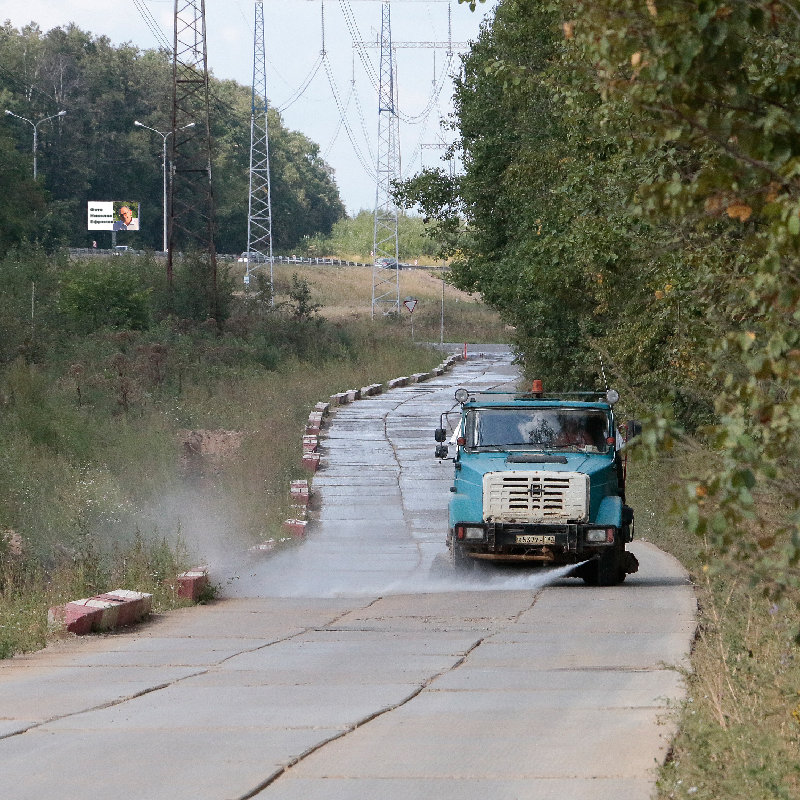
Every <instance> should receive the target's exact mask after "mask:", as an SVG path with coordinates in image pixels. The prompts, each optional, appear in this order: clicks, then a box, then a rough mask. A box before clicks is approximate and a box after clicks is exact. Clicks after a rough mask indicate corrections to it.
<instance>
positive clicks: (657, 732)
mask: <svg viewBox="0 0 800 800" xmlns="http://www.w3.org/2000/svg"><path fill="white" fill-rule="evenodd" d="M405 710H406V709H405V707H404V708H402V709H398V710H396V711H394V712H392V714H390V715H384V716H382V717H379V718H377V719H375V720H373V721H372V722H371V723H370V724H369V725H368V726H365V727H364V728H360V729H357V730H355V731H353V732H352V733H350V734H348V735H347V736H345V737H343V738H341V739H338V740H337V741H335V742H331V743H330V744H329V745H327V746H326V747H325V748H323V750H321V751H318V752H316V753H314V754H312V755H311V756H309V757H308V758H306V759H304V760H303V761H302V762H301V763H299V764H297V765H296V766H295V767H293V768H292V771H293V774H295V775H296V776H297V777H300V778H312V777H313V778H331V777H332V778H343V777H346V778H401V777H405V778H412V779H413V778H426V777H438V778H446V777H452V778H456V779H458V778H461V779H472V780H485V779H487V778H488V779H495V780H502V779H504V778H506V777H508V775H509V774H511V775H514V776H515V777H519V778H527V779H529V780H531V781H533V780H538V779H541V778H548V779H552V778H554V777H560V778H571V777H583V778H592V777H630V778H638V777H641V776H642V775H646V774H647V773H648V772H649V771H650V770H651V769H652V767H653V764H654V760H653V759H654V756H657V755H659V754H661V755H662V757H663V755H664V754H665V753H666V750H667V747H668V744H669V738H668V737H669V733H671V732H670V731H669V730H668V729H667V728H666V727H664V728H662V727H661V726H660V725H659V724H658V721H659V716H660V715H662V714H663V712H662V711H656V710H653V709H625V708H623V709H615V711H614V713H613V714H612V713H609V712H608V711H607V710H594V709H585V708H580V709H573V710H564V709H561V710H558V711H552V712H546V711H542V710H541V709H534V708H531V707H526V706H525V705H522V706H521V707H520V708H519V709H518V711H517V713H516V714H514V715H513V716H508V715H506V716H505V717H500V716H499V715H494V716H491V715H480V714H476V715H473V714H470V713H468V712H462V711H461V710H460V709H459V707H458V705H457V704H456V703H454V704H453V705H452V707H451V708H450V709H449V711H448V713H447V715H446V716H445V717H442V716H441V714H436V715H431V716H427V715H426V716H421V717H418V718H416V719H409V718H408V717H406V716H405V715H404V714H403V712H404V711H405ZM534 711H535V712H536V713H534ZM490 720H493V721H494V722H493V723H492V722H491V721H490ZM501 720H502V721H501ZM487 725H489V726H490V727H488V728H487ZM489 730H491V735H487V731H489ZM589 732H590V733H589ZM611 743H613V747H614V748H618V752H619V753H624V754H625V755H624V757H623V758H610V757H609V747H610V746H611Z"/></svg>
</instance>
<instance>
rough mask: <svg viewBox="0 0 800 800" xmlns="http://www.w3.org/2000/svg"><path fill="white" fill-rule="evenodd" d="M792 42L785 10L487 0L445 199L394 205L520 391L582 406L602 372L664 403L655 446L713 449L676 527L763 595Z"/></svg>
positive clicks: (790, 578) (794, 90) (793, 334)
mask: <svg viewBox="0 0 800 800" xmlns="http://www.w3.org/2000/svg"><path fill="white" fill-rule="evenodd" d="M470 5H472V6H473V7H474V6H475V5H476V3H475V2H470ZM799 38H800V8H798V4H797V2H795V1H794V0H786V1H785V2H779V3H777V2H761V1H760V0H728V1H727V2H722V0H700V2H688V1H687V2H683V1H679V2H671V3H664V2H661V1H660V0H646V2H639V1H638V0H636V1H634V0H591V2H590V1H589V0H573V1H572V2H566V1H565V2H561V1H555V0H502V1H501V2H500V3H499V4H498V6H497V8H496V12H495V14H494V18H493V19H492V20H491V22H490V23H489V24H487V25H485V26H484V29H483V30H482V32H481V35H480V37H479V40H478V42H477V43H476V45H475V46H474V48H473V49H472V51H471V52H470V53H469V54H468V55H467V56H466V57H465V59H464V69H463V73H462V78H461V80H460V81H459V83H458V86H457V93H456V116H455V120H454V124H455V127H456V128H457V130H458V135H459V141H458V147H459V148H460V150H461V152H462V156H463V160H464V164H465V172H464V174H463V176H461V177H459V178H458V179H456V180H452V181H450V180H445V179H444V176H442V175H441V174H439V175H436V174H432V173H427V174H423V175H421V176H418V177H417V178H415V179H413V180H412V181H409V182H407V183H406V184H405V185H404V186H403V187H402V188H401V191H400V194H401V195H402V196H403V197H404V199H405V202H406V203H407V204H409V205H411V204H414V203H417V204H419V205H421V207H422V209H423V212H424V213H425V215H426V216H427V217H428V218H429V219H430V220H431V221H432V223H433V224H434V225H435V226H436V227H437V229H438V235H439V239H440V242H441V244H442V246H443V248H445V249H446V250H448V251H450V252H453V253H455V254H456V264H455V267H454V275H455V280H456V282H457V284H458V285H459V286H460V287H461V288H464V289H468V290H478V291H481V292H482V293H483V295H484V297H485V298H486V299H487V300H488V301H489V302H490V303H491V304H492V305H494V306H496V307H497V308H498V309H500V310H501V312H502V313H503V314H504V315H505V316H506V318H507V320H508V321H509V322H512V323H513V324H515V325H516V328H517V342H518V345H519V348H520V350H521V352H522V355H523V357H524V363H525V366H526V369H527V370H528V372H529V373H530V374H531V375H534V374H535V375H536V376H539V377H544V378H546V379H547V380H548V382H549V384H550V385H551V386H553V387H554V388H580V387H582V386H586V385H587V384H589V385H591V384H592V383H593V382H595V384H596V385H597V384H599V379H600V377H599V373H600V370H599V366H600V363H599V359H600V356H604V357H605V362H606V368H607V369H610V370H612V371H613V372H614V373H615V374H616V375H617V377H618V378H619V379H620V380H624V382H625V383H626V384H627V388H628V394H629V396H636V397H638V398H639V401H640V404H641V405H642V406H644V407H647V408H650V409H653V408H656V407H659V406H663V405H664V404H665V403H666V404H667V406H668V407H667V408H665V409H664V413H665V414H666V416H665V417H664V419H663V420H662V422H661V423H660V425H659V426H654V427H653V428H652V429H651V433H650V439H651V440H652V441H653V442H654V443H655V440H656V439H660V438H663V436H668V434H669V432H670V430H671V429H672V430H673V432H674V429H673V425H672V423H670V422H669V420H670V419H674V420H676V421H677V422H678V423H680V425H682V426H683V427H684V428H687V427H688V428H690V429H692V430H694V429H699V430H700V431H701V432H703V434H704V435H705V436H706V437H707V440H708V441H710V442H713V444H714V445H715V447H716V448H717V449H718V451H719V454H720V460H719V463H718V464H715V465H714V466H713V468H712V467H709V469H708V471H707V473H705V474H704V475H699V476H697V477H696V480H693V481H691V482H689V483H688V485H687V492H688V494H687V497H686V503H685V510H686V515H687V521H688V524H689V527H690V529H692V530H694V531H695V532H696V533H698V534H699V535H701V536H703V537H705V538H706V540H707V541H709V542H710V543H711V544H712V545H713V546H715V547H716V548H718V550H719V551H720V552H727V553H729V554H731V555H733V556H735V557H736V558H735V559H734V562H733V563H739V564H742V565H743V564H745V563H747V564H748V565H749V566H750V567H753V570H752V571H751V572H750V573H749V574H750V575H751V577H752V578H753V579H754V580H756V581H758V582H760V584H761V586H762V587H763V588H764V589H765V590H766V591H770V592H771V591H775V592H780V591H782V590H783V588H785V586H787V585H788V584H794V585H796V584H797V583H798V571H797V562H798V558H799V557H800V515H798V508H800V483H799V482H798V481H797V479H796V477H795V476H796V468H797V458H798V452H800V451H799V450H798V444H800V442H799V441H798V434H797V430H798V423H800V328H798V322H799V321H800V281H799V280H798V278H799V277H800V274H799V272H798V248H799V246H800V117H798V115H797V110H796V107H797V104H796V97H797V94H798V81H799V80H800V56H799V55H798V53H799V52H800V49H798V39H799ZM662 435H663V436H662ZM758 498H760V500H759V499H758ZM770 498H771V499H772V500H773V501H774V499H775V498H780V500H779V502H780V505H781V507H782V508H784V509H787V510H786V511H785V513H781V514H777V513H775V504H774V502H768V500H769V499H770ZM731 563H732V562H731V561H727V562H726V564H727V566H726V568H728V569H729V568H730V566H731Z"/></svg>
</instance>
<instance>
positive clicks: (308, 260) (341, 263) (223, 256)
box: [69, 247, 448, 272]
mask: <svg viewBox="0 0 800 800" xmlns="http://www.w3.org/2000/svg"><path fill="white" fill-rule="evenodd" d="M146 253H150V254H151V255H153V256H155V257H156V258H166V257H167V254H166V253H164V252H162V251H159V250H155V251H153V250H125V251H122V252H120V251H119V250H109V249H106V248H102V247H70V248H69V254H70V255H71V256H83V257H86V256H110V255H116V256H143V255H145V254H146ZM178 255H179V257H180V256H181V255H183V254H182V253H179V254H178ZM239 258H240V256H235V255H230V254H227V253H217V260H218V261H227V262H232V261H236V262H238V261H239ZM273 262H274V263H275V264H310V265H321V266H332V267H372V266H373V265H372V264H365V263H363V262H361V261H346V260H345V259H342V258H316V257H313V256H310V257H305V256H273ZM239 263H246V262H239ZM267 264H269V261H256V262H254V263H253V266H252V267H251V272H252V270H253V269H256V268H259V267H263V266H266V265H267ZM389 269H391V268H389ZM398 269H425V270H446V269H448V267H443V266H440V265H430V264H429V265H424V264H419V265H415V264H400V265H399V266H398Z"/></svg>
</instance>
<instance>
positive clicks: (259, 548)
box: [247, 539, 275, 556]
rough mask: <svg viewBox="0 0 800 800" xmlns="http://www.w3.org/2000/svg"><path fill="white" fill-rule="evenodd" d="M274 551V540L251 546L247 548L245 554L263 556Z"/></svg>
mask: <svg viewBox="0 0 800 800" xmlns="http://www.w3.org/2000/svg"><path fill="white" fill-rule="evenodd" d="M274 549H275V540H274V539H267V541H266V542H261V543H260V544H256V545H253V546H252V547H250V548H248V550H247V552H248V553H252V554H253V555H254V556H258V555H263V554H264V553H270V552H271V551H273V550H274Z"/></svg>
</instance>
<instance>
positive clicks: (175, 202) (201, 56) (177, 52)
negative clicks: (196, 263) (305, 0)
mask: <svg viewBox="0 0 800 800" xmlns="http://www.w3.org/2000/svg"><path fill="white" fill-rule="evenodd" d="M171 133H172V153H171V155H172V159H171V162H170V200H171V202H170V225H169V248H168V254H167V280H168V282H169V286H170V288H172V285H173V266H174V259H175V255H176V252H177V250H178V249H184V248H189V249H197V251H198V252H199V253H200V255H201V261H203V262H204V263H203V264H202V266H201V268H202V269H204V270H205V272H206V274H205V276H204V279H205V280H204V282H205V288H206V299H207V310H208V314H209V316H210V317H212V318H213V319H214V320H216V322H217V324H219V322H220V318H219V295H218V292H217V254H216V250H215V248H214V231H215V221H214V195H213V192H212V190H211V124H210V121H209V83H208V58H207V53H206V9H205V0H175V38H174V52H173V59H172V131H171Z"/></svg>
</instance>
